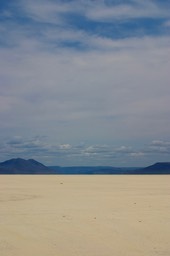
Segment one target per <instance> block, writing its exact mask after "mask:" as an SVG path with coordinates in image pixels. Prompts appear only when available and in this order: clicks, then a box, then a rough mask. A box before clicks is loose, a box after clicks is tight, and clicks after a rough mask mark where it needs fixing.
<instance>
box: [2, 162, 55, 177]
mask: <svg viewBox="0 0 170 256" xmlns="http://www.w3.org/2000/svg"><path fill="white" fill-rule="evenodd" d="M55 173H56V171H54V170H51V169H49V168H48V167H47V166H45V165H43V164H41V163H39V162H37V161H35V160H34V159H29V160H25V159H22V158H13V159H11V160H7V161H5V162H2V163H0V174H55Z"/></svg>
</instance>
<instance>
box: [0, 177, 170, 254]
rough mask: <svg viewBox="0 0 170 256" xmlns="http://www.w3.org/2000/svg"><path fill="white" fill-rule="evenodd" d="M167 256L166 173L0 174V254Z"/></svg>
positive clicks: (169, 194) (169, 180)
mask: <svg viewBox="0 0 170 256" xmlns="http://www.w3.org/2000/svg"><path fill="white" fill-rule="evenodd" d="M53 255H55V256H76V255H78V256H153V255H154V256H155V255H160V256H170V176H102V175H101V176H53V175H52V176H12V175H11V176H3V175H1V176H0V256H53Z"/></svg>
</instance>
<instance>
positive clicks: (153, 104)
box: [0, 0, 170, 165]
mask: <svg viewBox="0 0 170 256" xmlns="http://www.w3.org/2000/svg"><path fill="white" fill-rule="evenodd" d="M113 2H114V3H113ZM0 7H1V18H0V33H1V38H0V62H1V63H0V64H1V69H0V120H1V124H0V134H1V135H0V139H1V141H2V144H1V145H3V146H2V147H1V151H2V152H4V153H1V158H2V160H4V159H5V158H6V157H8V156H9V157H10V156H11V155H12V156H14V155H17V154H18V155H19V154H20V153H21V155H22V156H24V154H25V156H26V157H27V154H31V155H32V157H33V154H34V152H35V156H38V150H40V153H39V154H40V157H41V159H42V160H43V159H44V161H46V158H47V157H49V159H50V161H52V162H56V154H59V156H60V157H61V156H62V160H61V161H60V162H61V163H62V164H63V165H64V161H65V159H67V161H68V158H69V161H68V162H69V163H70V164H71V163H74V164H76V161H77V164H79V163H78V162H79V161H80V162H81V163H82V164H86V163H90V161H91V162H92V164H96V165H97V164H98V163H99V162H102V163H103V164H107V163H108V164H110V163H113V164H114V161H113V160H108V159H111V158H112V157H113V159H115V155H114V154H112V153H113V152H114V153H115V152H116V154H118V152H117V151H116V148H117V149H118V148H121V147H122V145H127V146H126V147H127V148H128V149H129V153H128V154H127V155H126V163H128V157H136V156H140V158H141V159H142V157H143V160H140V163H142V161H143V163H145V162H149V158H148V159H146V158H145V157H144V153H145V152H143V151H142V148H145V146H144V145H146V144H147V145H149V143H150V141H154V140H156V141H157V140H159V141H170V136H169V129H170V119H169V108H170V103H169V95H170V87H169V82H170V81H169V64H170V63H169V62H170V58H169V56H170V36H169V22H170V15H169V7H170V6H169V1H164V3H162V2H161V1H142V2H141V1H138V0H134V1H104V0H103V1H90V0H89V1H83V0H82V1H76V0H73V1H52V0H50V1H47V0H43V1H36V2H35V1H32V0H30V1H25V0H18V1H15V2H13V3H9V2H8V3H5V2H4V4H0ZM37 134H38V136H40V137H41V136H47V138H48V139H46V140H47V142H46V143H45V144H44V145H42V144H41V145H38V141H37V142H36V140H33V141H34V142H33V141H32V142H31V139H30V142H29V140H28V139H27V138H35V136H36V135H37ZM15 136H18V137H15ZM13 137H15V138H18V141H19V138H22V143H21V142H20V143H19V142H18V144H17V143H16V144H15V143H14V144H6V141H8V140H9V141H10V138H13ZM24 141H25V142H24ZM53 141H55V143H56V144H57V145H58V146H57V147H58V148H57V147H55V146H49V145H53V143H52V142H53ZM82 142H84V143H85V144H86V147H85V148H83V149H81V150H80V148H79V147H77V148H76V146H71V145H81V143H82ZM3 143H4V144H3ZM29 143H30V148H31V150H32V151H31V150H29V152H28V148H29ZM31 143H32V144H31ZM4 145H5V146H4ZM7 145H8V146H7ZM21 145H22V147H21ZM31 145H32V146H31ZM59 145H60V146H59ZM61 145H63V148H62V146H61ZM91 145H99V146H98V148H99V151H100V150H102V149H103V150H106V148H107V150H108V154H107V155H106V154H104V153H103V154H102V153H98V152H96V151H95V150H94V148H95V146H91ZM103 145H108V146H106V148H105V149H104V146H103ZM24 146H25V153H24V150H23V148H24ZM96 147H97V146H96ZM126 147H125V148H126ZM131 147H133V148H134V150H132V151H130V148H131ZM49 148H50V149H49ZM54 148H55V149H54ZM138 148H141V151H140V150H137V149H138ZM151 148H152V150H153V149H154V150H155V151H154V152H155V153H156V148H154V145H152V147H151ZM36 149H37V150H36ZM47 149H48V150H49V151H48V150H47ZM113 149H114V150H115V151H114V150H113ZM34 150H35V151H34ZM46 150H47V151H46ZM50 150H52V151H53V150H54V152H55V153H54V154H53V153H52V151H50ZM93 150H94V153H93ZM149 150H150V148H149V149H148V152H149ZM109 151H110V156H111V157H110V158H109V157H108V155H109ZM122 151H123V149H122ZM31 152H32V153H31ZM42 152H44V158H43V154H42ZM47 152H48V154H47V156H46V153H47ZM62 152H63V153H62ZM65 152H67V153H68V152H72V153H71V154H66V153H65ZM82 152H83V155H82ZM120 152H121V151H119V153H120ZM158 153H160V155H159V158H160V159H163V160H165V159H167V157H168V151H167V152H166V150H165V151H164V153H165V154H164V156H162V155H163V151H161V150H158V151H157V153H156V154H158ZM50 154H51V156H50ZM68 156H69V157H68ZM82 156H83V157H82ZM85 156H87V157H85ZM91 156H93V159H92V158H91V159H92V160H89V157H91ZM50 157H51V158H50ZM79 157H80V158H79ZM157 158H158V155H157V156H156V157H155V159H154V157H151V158H150V161H154V160H156V159H157ZM78 159H79V160H78ZM130 159H131V158H129V161H131V160H130ZM116 161H117V162H118V160H116ZM120 161H121V157H120ZM129 163H131V162H129ZM133 164H138V162H137V160H136V162H133ZM120 165H121V163H120ZM144 165H145V164H144Z"/></svg>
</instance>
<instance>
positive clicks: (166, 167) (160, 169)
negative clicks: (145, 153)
mask: <svg viewBox="0 0 170 256" xmlns="http://www.w3.org/2000/svg"><path fill="white" fill-rule="evenodd" d="M130 174H170V162H158V163H155V164H153V165H150V166H148V167H145V168H142V169H137V170H134V171H131V172H130Z"/></svg>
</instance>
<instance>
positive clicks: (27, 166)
mask: <svg viewBox="0 0 170 256" xmlns="http://www.w3.org/2000/svg"><path fill="white" fill-rule="evenodd" d="M0 174H68V175H72V174H117V175H118V174H126V175H128V174H133V175H136V174H140V175H141V174H142V175H143V174H149V175H151V174H170V162H158V163H155V164H153V165H150V166H147V167H145V168H134V167H127V168H125V167H120V168H119V167H112V166H71V167H60V166H45V165H43V164H42V163H39V162H37V161H36V160H34V159H29V160H25V159H22V158H13V159H10V160H7V161H5V162H2V163H0Z"/></svg>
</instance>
